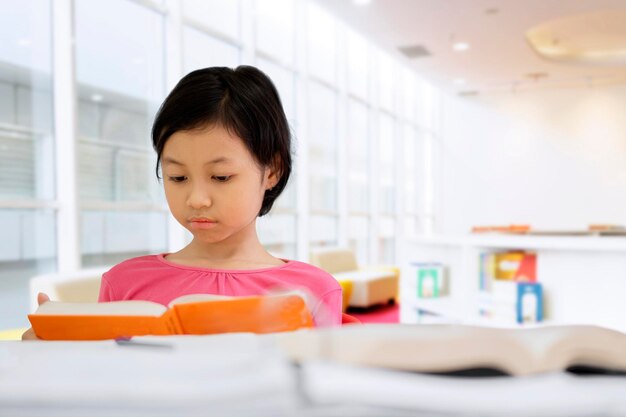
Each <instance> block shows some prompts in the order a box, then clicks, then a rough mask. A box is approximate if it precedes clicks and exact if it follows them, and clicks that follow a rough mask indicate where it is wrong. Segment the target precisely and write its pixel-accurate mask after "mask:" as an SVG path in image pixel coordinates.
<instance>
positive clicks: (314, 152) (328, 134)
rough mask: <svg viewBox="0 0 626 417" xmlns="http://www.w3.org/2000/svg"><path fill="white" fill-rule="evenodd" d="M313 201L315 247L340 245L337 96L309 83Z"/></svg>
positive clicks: (313, 240)
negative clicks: (338, 227) (338, 237)
mask: <svg viewBox="0 0 626 417" xmlns="http://www.w3.org/2000/svg"><path fill="white" fill-rule="evenodd" d="M308 93H309V112H308V140H309V167H310V168H309V202H310V208H311V214H312V217H311V221H310V226H311V229H310V236H311V245H312V246H317V245H330V244H336V242H337V181H338V178H337V120H336V115H337V97H336V96H337V94H336V92H335V91H334V90H332V89H330V88H328V87H326V86H324V85H322V84H319V83H317V82H310V83H309V89H308Z"/></svg>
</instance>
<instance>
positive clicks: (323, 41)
mask: <svg viewBox="0 0 626 417" xmlns="http://www.w3.org/2000/svg"><path fill="white" fill-rule="evenodd" d="M307 19H308V22H307V30H308V35H307V52H308V65H309V72H310V73H311V75H313V76H314V77H318V78H320V79H322V80H324V81H327V82H329V83H331V84H333V85H334V84H335V82H336V76H337V74H336V73H337V71H336V66H337V62H336V61H337V35H336V30H337V29H336V26H335V19H334V18H333V17H332V16H331V15H330V14H329V13H328V12H326V11H325V10H322V9H321V8H320V7H319V6H317V5H315V4H313V3H308V8H307Z"/></svg>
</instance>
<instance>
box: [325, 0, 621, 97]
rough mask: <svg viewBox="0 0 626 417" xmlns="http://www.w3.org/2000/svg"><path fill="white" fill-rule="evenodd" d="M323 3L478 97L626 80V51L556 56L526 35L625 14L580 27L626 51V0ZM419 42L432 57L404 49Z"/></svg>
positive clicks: (455, 88) (452, 86)
mask: <svg viewBox="0 0 626 417" xmlns="http://www.w3.org/2000/svg"><path fill="white" fill-rule="evenodd" d="M315 1H316V2H317V3H318V4H319V5H321V6H322V7H323V8H325V9H326V10H328V11H330V12H331V13H332V14H334V15H335V16H337V17H338V18H339V19H341V20H342V21H344V22H345V23H346V24H348V26H350V27H352V28H353V29H354V30H356V31H357V32H359V33H361V34H362V35H363V36H365V37H366V38H368V39H369V40H371V41H373V42H374V43H375V44H377V45H379V46H380V47H381V48H383V49H384V50H385V51H387V52H389V53H390V54H391V55H393V56H395V57H397V58H399V59H401V60H404V62H406V63H407V64H408V65H409V66H410V67H411V68H413V69H414V70H415V71H416V72H417V73H419V74H421V75H423V76H424V77H425V78H427V79H429V80H431V81H432V82H434V83H436V84H438V85H439V86H441V87H442V88H444V89H445V90H448V91H452V92H456V93H460V94H467V95H470V94H475V93H480V94H484V93H493V92H510V91H518V90H528V89H544V88H546V89H547V88H588V87H590V86H598V85H607V84H622V83H626V62H624V60H623V57H624V55H622V60H621V62H618V61H615V62H601V63H589V62H586V63H585V62H580V63H576V62H571V61H570V62H563V61H554V60H548V59H545V58H542V57H541V56H540V55H539V54H538V53H537V52H535V50H534V49H533V48H532V47H531V45H530V43H529V42H528V41H527V40H526V36H525V34H526V32H527V31H528V30H529V29H531V28H532V27H534V26H538V25H541V24H544V23H545V22H547V21H552V20H555V19H559V18H563V17H567V16H574V15H581V14H587V13H592V12H599V11H602V12H618V14H619V17H618V18H617V19H618V20H620V25H619V26H620V28H618V29H616V27H615V24H613V26H611V27H609V26H606V27H605V26H603V25H602V22H601V21H600V24H599V25H598V24H596V25H593V26H591V25H585V24H584V19H583V20H582V22H583V24H582V26H583V27H581V29H580V32H581V33H582V32H585V30H587V32H593V33H591V34H592V35H594V40H596V39H606V40H607V42H609V43H610V44H611V45H612V47H613V48H618V49H619V48H622V49H621V51H620V52H621V53H622V54H625V53H626V13H624V12H626V0H371V2H370V3H369V4H366V5H357V4H355V2H354V0H315ZM621 19H623V20H624V22H623V25H621ZM613 20H615V19H613ZM577 21H579V22H580V21H581V20H580V19H578V20H577ZM613 23H615V22H613ZM569 30H570V31H571V25H570V28H569ZM596 32H602V33H596ZM456 42H467V43H468V44H469V48H468V49H467V50H465V51H455V50H453V48H452V45H453V44H454V43H456ZM415 45H421V46H423V47H424V48H426V50H428V52H430V55H429V56H422V57H417V58H412V59H409V58H407V57H406V56H405V55H403V54H402V53H401V52H400V51H399V50H398V48H399V47H407V46H415ZM614 50H616V49H614ZM537 74H538V75H537Z"/></svg>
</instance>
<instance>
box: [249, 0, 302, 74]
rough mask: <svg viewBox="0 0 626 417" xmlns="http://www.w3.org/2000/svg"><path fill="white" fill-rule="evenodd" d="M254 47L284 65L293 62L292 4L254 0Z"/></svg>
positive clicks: (290, 0)
mask: <svg viewBox="0 0 626 417" xmlns="http://www.w3.org/2000/svg"><path fill="white" fill-rule="evenodd" d="M256 17H257V18H256V46H257V49H258V50H260V51H263V52H264V53H266V54H268V55H271V56H273V57H274V58H276V59H278V60H279V61H280V62H282V63H283V64H286V65H292V64H293V62H294V52H295V45H294V39H295V36H294V30H293V28H294V2H293V1H292V0H256Z"/></svg>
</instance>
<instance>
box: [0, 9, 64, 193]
mask: <svg viewBox="0 0 626 417" xmlns="http://www.w3.org/2000/svg"><path fill="white" fill-rule="evenodd" d="M4 4H5V6H3V8H2V12H1V13H2V24H1V25H0V45H2V46H1V47H0V150H1V152H0V199H19V200H24V199H29V200H32V199H46V200H48V199H54V194H55V193H54V162H53V161H54V159H53V158H54V140H53V137H52V126H53V123H52V120H53V119H52V117H53V116H52V74H51V44H50V39H51V34H50V32H51V23H50V3H49V2H45V1H34V0H32V1H21V2H11V3H8V2H5V3H4Z"/></svg>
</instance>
